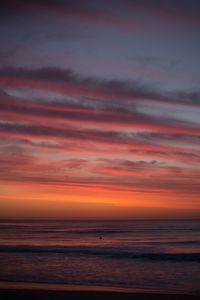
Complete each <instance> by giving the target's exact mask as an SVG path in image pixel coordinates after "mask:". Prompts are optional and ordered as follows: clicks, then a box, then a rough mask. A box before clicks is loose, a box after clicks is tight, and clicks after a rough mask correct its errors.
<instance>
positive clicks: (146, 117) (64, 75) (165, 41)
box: [0, 0, 200, 219]
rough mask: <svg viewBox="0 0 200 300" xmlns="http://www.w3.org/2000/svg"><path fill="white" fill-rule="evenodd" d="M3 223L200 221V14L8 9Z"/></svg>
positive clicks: (1, 22)
mask: <svg viewBox="0 0 200 300" xmlns="http://www.w3.org/2000/svg"><path fill="white" fill-rule="evenodd" d="M1 3H2V4H1V8H0V218H23V219H24V218H25V219H27V218H56V219H57V218H66V219H74V218H75V219H76V218H87V219H95V218H103V219H104V218H106V219H109V218H110V219H112V218H120V219H125V218H183V217H188V218H198V217H200V68H199V58H200V56H199V53H200V2H199V1H198V0H196V1H194V0H187V1H186V0H185V1H184V0H169V1H164V0H163V1H162V0H159V1H156V0H146V1H145V0H140V1H139V0H135V1H133V0H132V1H131V0H101V1H100V0H99V1H98V0H96V1H92V0H85V1H81V0H73V1H72V0H69V1H68V0H66V1H65V0H57V1H53V0H48V1H47V0H46V1H42V0H41V1H39V0H38V1H20V0H16V1H15V0H12V1H11V0H7V1H2V2H1Z"/></svg>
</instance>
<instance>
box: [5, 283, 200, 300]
mask: <svg viewBox="0 0 200 300" xmlns="http://www.w3.org/2000/svg"><path fill="white" fill-rule="evenodd" d="M0 298H1V299H4V300H7V299H19V300H25V299H29V300H33V299H34V300H35V299H37V300H58V299H59V300H64V299H68V300H79V299H80V300H86V299H96V300H101V299H110V300H115V299H116V300H122V299H123V300H128V299H135V300H137V299H138V300H143V299H144V300H146V299H154V300H157V299H164V300H168V299H170V300H177V299H183V300H184V299H185V300H187V299H188V300H195V299H200V295H195V294H194V295H191V294H190V295H189V294H188V295H184V294H181V293H180V294H177V293H169V292H161V291H146V290H144V291H143V290H138V289H135V290H134V289H121V288H114V287H111V288H110V287H94V286H66V285H50V284H27V283H8V282H5V283H4V282H1V283H0Z"/></svg>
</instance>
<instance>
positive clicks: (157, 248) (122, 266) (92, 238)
mask: <svg viewBox="0 0 200 300" xmlns="http://www.w3.org/2000/svg"><path fill="white" fill-rule="evenodd" d="M0 281H14V282H39V283H40V282H42V283H62V284H79V285H97V286H98V285H99V286H115V287H129V288H142V289H159V290H165V291H166V290H167V291H175V292H188V293H189V292H200V221H197V220H170V221H169V220H162V221H158V220H152V221H150V220H139V221H138V220H134V221H23V222H22V221H1V222H0Z"/></svg>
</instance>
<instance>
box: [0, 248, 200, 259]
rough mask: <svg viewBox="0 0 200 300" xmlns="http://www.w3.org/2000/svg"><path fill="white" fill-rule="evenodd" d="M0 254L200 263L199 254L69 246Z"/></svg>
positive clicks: (28, 249) (9, 251)
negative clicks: (59, 255)
mask: <svg viewBox="0 0 200 300" xmlns="http://www.w3.org/2000/svg"><path fill="white" fill-rule="evenodd" d="M0 253H52V254H56V253H63V254H66V255H75V256H78V255H93V256H104V257H109V258H120V259H123V258H127V259H147V260H151V261H176V262H179V261H180V262H181V261H184V262H200V253H165V252H152V253H150V252H143V253H141V252H133V251H131V250H128V251H127V250H123V249H121V248H106V247H98V248H97V247H96V248H95V247H93V248H91V247H90V248H89V247H78V246H77V247H74V246H73V247H72V246H71V247H70V246H10V245H2V246H0Z"/></svg>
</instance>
